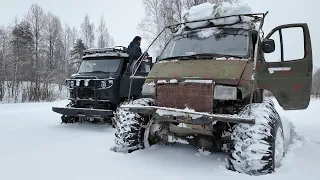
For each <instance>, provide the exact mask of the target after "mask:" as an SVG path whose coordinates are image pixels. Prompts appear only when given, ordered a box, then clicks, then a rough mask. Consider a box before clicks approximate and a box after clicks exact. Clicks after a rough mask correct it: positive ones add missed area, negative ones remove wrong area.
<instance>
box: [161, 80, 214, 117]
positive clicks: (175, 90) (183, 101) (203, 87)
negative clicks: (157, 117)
mask: <svg viewBox="0 0 320 180" xmlns="http://www.w3.org/2000/svg"><path fill="white" fill-rule="evenodd" d="M157 86H158V87H157V100H158V106H161V107H170V108H178V109H184V108H186V107H188V108H191V109H194V110H196V111H197V112H212V109H213V89H214V87H213V84H200V83H183V84H178V83H177V84H158V85H157Z"/></svg>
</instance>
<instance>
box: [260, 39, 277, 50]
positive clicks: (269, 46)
mask: <svg viewBox="0 0 320 180" xmlns="http://www.w3.org/2000/svg"><path fill="white" fill-rule="evenodd" d="M261 46H262V51H263V52H264V53H272V52H274V51H275V49H276V45H275V43H274V40H273V39H266V40H264V41H263V42H262V43H261Z"/></svg>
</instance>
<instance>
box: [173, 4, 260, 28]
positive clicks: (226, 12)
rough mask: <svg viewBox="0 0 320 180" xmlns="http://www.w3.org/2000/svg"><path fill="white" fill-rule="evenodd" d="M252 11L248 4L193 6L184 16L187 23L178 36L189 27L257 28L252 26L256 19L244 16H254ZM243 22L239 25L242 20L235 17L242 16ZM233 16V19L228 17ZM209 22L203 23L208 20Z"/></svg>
mask: <svg viewBox="0 0 320 180" xmlns="http://www.w3.org/2000/svg"><path fill="white" fill-rule="evenodd" d="M252 13H253V12H252V10H251V8H250V6H248V5H247V4H246V3H228V2H222V3H217V4H215V3H209V2H206V3H202V4H199V5H197V6H193V7H191V8H190V9H189V11H188V12H187V13H186V14H185V16H184V22H190V23H185V25H183V26H182V27H181V28H180V29H179V30H178V32H177V33H176V34H181V33H182V32H183V30H184V29H185V28H186V27H187V28H190V29H195V28H200V27H204V26H207V25H209V24H210V22H211V23H214V24H215V25H227V26H225V27H232V28H248V29H251V28H255V27H254V25H253V24H252V21H253V20H254V19H255V18H254V17H249V16H244V15H243V14H252ZM241 14H242V16H241V21H242V22H243V23H237V22H238V21H239V20H240V19H239V18H240V17H239V16H233V15H241ZM226 16H231V17H226ZM219 17H225V18H221V19H212V18H219ZM207 19H211V20H208V21H201V20H207ZM191 21H198V22H191ZM235 23H237V24H235Z"/></svg>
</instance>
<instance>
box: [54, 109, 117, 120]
mask: <svg viewBox="0 0 320 180" xmlns="http://www.w3.org/2000/svg"><path fill="white" fill-rule="evenodd" d="M52 111H54V112H56V113H59V114H62V115H66V116H70V117H92V118H107V117H111V116H113V111H112V110H103V109H86V108H69V107H52Z"/></svg>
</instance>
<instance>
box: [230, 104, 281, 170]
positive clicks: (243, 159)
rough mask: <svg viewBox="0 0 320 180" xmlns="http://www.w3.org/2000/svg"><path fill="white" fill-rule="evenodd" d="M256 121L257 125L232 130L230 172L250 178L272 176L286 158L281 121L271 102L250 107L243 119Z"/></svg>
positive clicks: (239, 125) (245, 110) (243, 125)
mask: <svg viewBox="0 0 320 180" xmlns="http://www.w3.org/2000/svg"><path fill="white" fill-rule="evenodd" d="M250 107H251V113H250V116H251V117H254V118H255V121H256V123H255V124H254V125H249V124H236V125H235V126H234V127H233V128H232V133H231V141H232V144H231V147H230V149H229V157H228V161H227V168H228V169H230V170H233V171H237V172H240V173H245V174H249V175H264V174H269V173H273V172H274V171H275V168H276V167H279V166H280V163H281V159H282V157H283V156H284V135H283V127H282V123H281V119H280V116H279V114H278V113H277V111H276V110H275V107H274V104H273V102H272V101H271V100H268V101H264V102H262V103H256V104H250V105H248V106H247V107H246V108H245V109H244V111H243V115H249V111H250Z"/></svg>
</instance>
